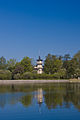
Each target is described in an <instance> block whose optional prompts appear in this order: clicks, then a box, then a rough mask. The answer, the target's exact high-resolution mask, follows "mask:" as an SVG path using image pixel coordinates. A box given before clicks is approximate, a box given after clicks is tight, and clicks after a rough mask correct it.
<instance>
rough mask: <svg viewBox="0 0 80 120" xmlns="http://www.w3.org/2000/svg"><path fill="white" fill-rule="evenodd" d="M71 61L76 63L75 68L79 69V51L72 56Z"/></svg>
mask: <svg viewBox="0 0 80 120" xmlns="http://www.w3.org/2000/svg"><path fill="white" fill-rule="evenodd" d="M73 59H74V60H75V61H76V64H77V67H78V68H80V51H79V52H78V53H76V54H75V55H74V57H73Z"/></svg>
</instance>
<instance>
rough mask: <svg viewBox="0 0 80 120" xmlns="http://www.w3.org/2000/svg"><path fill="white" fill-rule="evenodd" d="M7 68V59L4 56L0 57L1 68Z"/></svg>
mask: <svg viewBox="0 0 80 120" xmlns="http://www.w3.org/2000/svg"><path fill="white" fill-rule="evenodd" d="M6 68H7V64H6V59H5V58H4V57H3V56H2V57H1V58H0V69H6Z"/></svg>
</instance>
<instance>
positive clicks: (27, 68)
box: [0, 51, 80, 80]
mask: <svg viewBox="0 0 80 120" xmlns="http://www.w3.org/2000/svg"><path fill="white" fill-rule="evenodd" d="M79 77H80V51H79V52H78V53H76V54H75V55H74V56H73V57H72V58H71V57H70V54H65V55H64V56H57V55H51V54H48V55H47V56H46V57H45V60H44V67H43V74H41V75H39V74H37V72H36V71H35V70H34V64H33V59H31V58H29V57H24V58H23V59H22V60H21V61H20V62H17V61H16V59H10V60H8V61H7V60H6V59H5V58H4V57H3V56H2V57H1V58H0V79H1V80H4V79H70V78H79Z"/></svg>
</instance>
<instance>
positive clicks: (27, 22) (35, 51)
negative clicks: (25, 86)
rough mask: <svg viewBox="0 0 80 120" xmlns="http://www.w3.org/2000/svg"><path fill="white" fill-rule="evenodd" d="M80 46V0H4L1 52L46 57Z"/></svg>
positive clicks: (0, 21)
mask: <svg viewBox="0 0 80 120" xmlns="http://www.w3.org/2000/svg"><path fill="white" fill-rule="evenodd" d="M79 50H80V0H0V56H4V57H5V58H6V59H10V58H15V59H17V60H20V59H22V58H23V57H25V56H29V57H30V58H34V59H36V58H37V57H38V56H39V55H40V56H41V57H42V58H43V59H44V58H45V56H46V55H47V54H48V53H51V54H54V55H64V54H67V53H70V54H71V56H73V55H74V54H75V53H76V52H78V51H79Z"/></svg>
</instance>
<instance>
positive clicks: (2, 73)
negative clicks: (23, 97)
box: [0, 70, 12, 80]
mask: <svg viewBox="0 0 80 120" xmlns="http://www.w3.org/2000/svg"><path fill="white" fill-rule="evenodd" d="M11 79H12V74H11V72H10V71H9V70H0V80H11Z"/></svg>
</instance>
